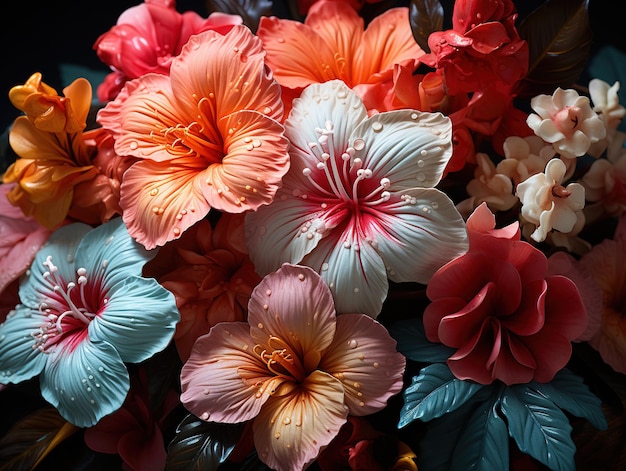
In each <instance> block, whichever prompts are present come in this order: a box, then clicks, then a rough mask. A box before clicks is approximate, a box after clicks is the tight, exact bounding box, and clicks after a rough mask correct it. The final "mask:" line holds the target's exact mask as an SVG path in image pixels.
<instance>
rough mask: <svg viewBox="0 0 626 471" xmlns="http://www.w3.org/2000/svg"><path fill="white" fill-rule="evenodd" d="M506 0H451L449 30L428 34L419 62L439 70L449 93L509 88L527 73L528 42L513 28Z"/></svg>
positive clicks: (512, 11) (512, 10)
mask: <svg viewBox="0 0 626 471" xmlns="http://www.w3.org/2000/svg"><path fill="white" fill-rule="evenodd" d="M516 19H517V13H516V11H515V4H514V3H513V2H512V1H511V0H504V1H481V2H476V1H469V0H460V1H456V2H454V10H453V12H452V29H449V30H446V31H435V32H433V33H432V34H431V35H430V36H429V37H428V45H429V47H430V50H431V53H430V54H428V55H426V56H424V57H423V58H422V61H424V62H425V63H426V64H428V65H430V66H431V67H436V68H438V69H442V70H443V71H444V74H445V77H446V87H447V90H448V93H449V94H450V95H456V94H459V93H471V92H474V91H477V90H483V91H484V90H486V89H487V88H490V87H491V86H492V85H494V83H496V82H499V83H501V84H503V85H506V86H509V87H512V86H513V85H515V83H516V82H517V81H518V80H520V79H521V78H522V77H524V75H525V74H526V72H527V71H528V44H527V43H526V41H524V40H522V39H521V38H520V36H519V33H518V32H517V29H516V28H515V20H516Z"/></svg>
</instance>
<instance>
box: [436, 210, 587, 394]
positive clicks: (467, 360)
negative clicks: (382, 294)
mask: <svg viewBox="0 0 626 471" xmlns="http://www.w3.org/2000/svg"><path fill="white" fill-rule="evenodd" d="M467 229H468V234H469V237H470V249H469V251H468V252H467V254H465V255H462V256H461V257H459V258H457V259H455V260H453V261H451V262H450V263H448V264H447V265H445V266H443V267H442V268H441V269H440V270H439V271H437V273H435V275H434V276H433V278H432V280H431V281H430V283H429V284H428V287H427V290H426V294H427V296H428V298H429V299H430V300H431V303H430V304H429V305H428V306H427V308H426V310H425V312H424V327H425V332H426V336H427V337H428V339H429V340H430V341H431V342H440V343H443V344H445V345H447V346H449V347H452V348H454V349H456V352H455V353H453V354H452V356H450V357H449V358H448V361H447V364H448V366H449V367H450V370H451V371H452V373H453V374H454V375H455V376H456V377H457V378H459V379H463V380H472V381H476V382H478V383H481V384H491V383H493V382H494V381H496V380H498V381H502V382H503V383H505V384H507V385H511V384H519V383H528V382H529V381H533V380H534V381H537V382H540V383H544V382H548V381H550V380H551V379H552V378H553V377H554V375H555V374H556V373H557V372H558V371H559V370H560V369H561V368H563V367H564V366H565V365H566V364H567V362H568V361H569V358H570V356H571V353H572V346H571V341H572V340H573V339H576V338H577V337H578V336H579V335H581V334H582V332H583V331H584V330H585V328H586V326H587V313H586V311H585V307H584V305H583V302H582V300H581V297H580V294H579V292H578V289H577V288H576V285H575V284H574V283H573V282H572V281H571V280H570V279H569V278H566V277H564V276H546V274H547V269H548V262H547V259H546V256H545V255H544V254H543V253H542V252H540V251H539V250H537V249H535V248H534V247H533V246H531V245H530V244H528V243H527V242H524V241H521V240H520V231H519V226H518V224H517V223H513V224H511V225H509V226H506V227H504V228H502V229H495V217H494V215H493V213H491V211H489V209H488V208H487V206H486V204H485V203H483V204H482V205H480V206H479V207H478V208H477V209H476V210H475V211H474V213H473V214H472V215H471V216H470V218H469V219H468V221H467Z"/></svg>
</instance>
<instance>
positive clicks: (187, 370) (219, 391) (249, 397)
mask: <svg viewBox="0 0 626 471" xmlns="http://www.w3.org/2000/svg"><path fill="white" fill-rule="evenodd" d="M253 349H254V344H253V341H252V339H251V338H250V327H249V325H248V323H247V322H223V323H220V324H217V325H215V326H214V327H213V328H212V329H211V330H210V332H209V333H208V334H206V335H203V336H202V337H199V338H198V340H196V343H195V344H194V347H193V350H192V352H191V355H190V357H189V359H188V360H187V362H186V363H185V364H184V365H183V368H182V371H181V375H180V380H181V388H182V394H181V397H180V399H181V402H182V403H183V405H184V406H185V407H186V408H187V409H188V410H189V411H190V412H192V413H193V414H195V415H197V416H198V417H200V418H202V419H203V420H211V421H215V422H227V423H237V422H244V421H246V420H250V419H252V418H254V417H256V416H257V414H258V413H259V410H261V407H262V406H263V404H264V403H265V401H267V400H268V398H269V397H270V396H271V395H272V394H274V392H275V390H276V388H277V387H278V385H279V384H280V383H281V382H282V381H284V380H283V379H282V378H277V377H275V376H274V375H273V374H272V373H271V372H270V371H269V370H268V369H267V365H266V364H265V362H263V361H262V360H261V359H260V358H259V356H257V355H256V354H255V353H254V352H253Z"/></svg>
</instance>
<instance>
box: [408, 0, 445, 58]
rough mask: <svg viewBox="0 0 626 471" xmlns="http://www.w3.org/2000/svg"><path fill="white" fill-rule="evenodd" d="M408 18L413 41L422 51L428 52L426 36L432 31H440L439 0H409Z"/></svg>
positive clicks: (441, 15) (441, 18) (441, 13)
mask: <svg viewBox="0 0 626 471" xmlns="http://www.w3.org/2000/svg"><path fill="white" fill-rule="evenodd" d="M409 20H410V22H411V31H412V32H413V37H414V38H415V41H416V42H417V44H419V46H420V47H421V48H422V49H423V50H424V51H426V52H430V48H429V47H428V36H430V33H433V32H434V31H441V28H442V27H443V7H442V6H441V3H440V2H439V0H411V1H410V2H409Z"/></svg>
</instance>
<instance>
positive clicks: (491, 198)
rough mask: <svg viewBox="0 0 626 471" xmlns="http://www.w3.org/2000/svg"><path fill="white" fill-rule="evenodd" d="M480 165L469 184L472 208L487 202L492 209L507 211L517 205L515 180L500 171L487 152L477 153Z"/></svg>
mask: <svg viewBox="0 0 626 471" xmlns="http://www.w3.org/2000/svg"><path fill="white" fill-rule="evenodd" d="M476 162H477V163H478V166H477V167H476V170H475V171H474V179H473V180H471V181H470V182H469V183H468V184H467V193H468V195H470V200H471V201H472V206H473V207H472V210H473V209H474V208H476V207H478V206H479V205H480V203H483V202H484V203H487V206H489V209H491V210H492V211H507V210H509V209H511V208H512V207H513V206H515V203H517V197H516V196H515V195H514V194H513V182H512V181H511V179H510V178H509V177H508V176H507V175H503V174H502V173H499V172H498V171H497V169H496V166H495V165H494V163H493V162H492V160H491V159H490V158H489V156H488V155H487V154H483V153H482V152H479V153H477V154H476Z"/></svg>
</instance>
